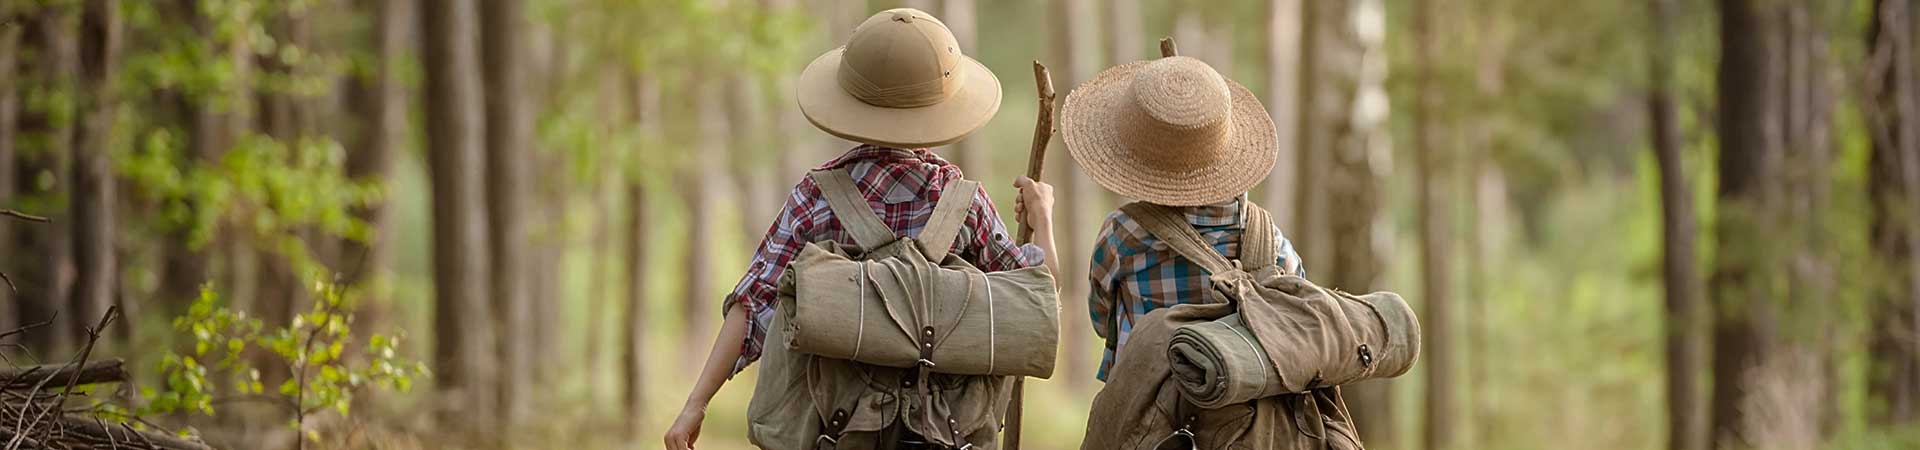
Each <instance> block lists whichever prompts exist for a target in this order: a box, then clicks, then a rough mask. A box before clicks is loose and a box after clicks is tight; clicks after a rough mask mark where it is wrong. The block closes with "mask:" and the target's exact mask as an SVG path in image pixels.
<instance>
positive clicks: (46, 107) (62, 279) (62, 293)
mask: <svg viewBox="0 0 1920 450" xmlns="http://www.w3.org/2000/svg"><path fill="white" fill-rule="evenodd" d="M36 13H37V14H35V17H34V18H33V19H32V20H29V21H28V22H27V27H26V32H25V34H23V35H22V36H23V37H26V38H27V39H26V40H25V42H26V43H27V44H28V46H27V48H29V49H30V51H31V54H32V55H33V58H35V63H33V64H28V65H27V66H26V67H24V68H25V69H29V70H31V71H32V74H33V79H32V80H31V81H30V82H29V84H28V85H27V86H25V87H24V88H23V89H22V90H21V91H20V92H22V93H23V94H24V93H31V92H64V93H73V92H75V91H76V90H78V89H80V87H79V86H78V85H76V84H75V81H74V80H75V79H77V78H78V77H79V71H80V68H79V61H78V59H79V52H80V50H79V45H78V43H77V41H78V36H77V35H76V33H75V31H74V30H75V28H76V26H77V25H76V24H77V14H75V12H74V10H73V8H72V7H71V5H67V4H64V3H62V4H49V5H42V7H41V8H40V9H39V11H37V12H36ZM72 107H73V105H71V104H66V103H59V102H48V104H43V105H29V107H28V108H27V109H25V110H24V111H22V113H23V114H22V116H21V120H20V125H21V127H20V130H19V131H20V134H21V135H22V137H23V138H27V139H23V141H24V142H37V143H39V144H40V145H39V147H38V148H34V149H22V150H23V151H22V152H21V153H20V154H19V156H20V159H18V163H19V165H20V167H19V168H18V169H17V170H18V171H17V172H15V173H16V174H17V175H18V176H19V178H18V179H17V180H15V183H17V184H15V188H17V189H19V191H17V192H16V193H17V194H19V195H21V196H22V197H29V198H39V199H43V200H48V202H46V203H42V205H43V206H40V207H38V208H28V210H27V211H24V212H27V213H31V214H36V215H40V216H46V217H48V218H49V219H51V220H52V223H45V224H15V225H14V229H15V230H17V231H19V232H18V233H16V235H15V238H16V239H19V240H18V241H16V242H15V244H17V245H19V246H18V247H16V248H15V250H14V251H15V252H17V253H19V254H21V255H26V257H24V258H21V259H20V262H19V263H15V265H13V266H12V269H13V270H10V271H8V272H7V275H9V276H11V277H13V279H14V282H15V283H18V284H19V285H20V295H21V297H23V298H26V299H27V300H26V301H23V302H21V303H20V307H21V308H20V309H21V312H20V321H21V322H26V323H33V322H38V321H42V320H47V319H56V320H54V321H53V323H52V324H50V325H49V326H45V327H39V328H35V329H33V330H31V331H29V332H27V333H26V334H25V335H23V336H21V343H23V344H25V345H27V346H28V347H31V348H34V349H36V350H37V351H38V352H40V354H43V355H46V354H53V355H60V354H67V353H68V351H69V350H70V349H72V348H73V344H74V341H73V335H74V334H75V332H76V328H74V327H73V326H72V323H71V321H70V319H71V316H72V314H71V313H72V311H71V310H70V309H69V308H68V305H69V304H68V301H69V300H70V296H71V294H72V292H73V291H72V288H73V283H74V276H75V274H74V271H75V268H74V260H73V242H72V240H71V239H70V237H69V236H71V230H70V229H69V226H68V225H67V223H68V221H69V220H70V216H69V211H68V210H65V209H61V208H60V207H59V206H55V205H60V204H64V203H66V202H65V201H60V199H65V198H67V195H68V190H69V189H70V188H71V186H72V185H73V183H72V181H71V180H70V178H69V177H70V176H71V173H70V172H69V170H70V169H69V167H70V163H69V161H70V160H69V158H70V157H71V156H72V151H71V148H72V144H73V128H74V127H73V119H72V117H73V113H74V112H75V111H74V109H72ZM36 138H37V139H36ZM27 155H33V156H31V157H28V156H27ZM43 178H44V179H50V180H52V183H48V184H46V185H44V186H43V185H41V184H40V183H39V182H38V180H41V179H43ZM22 206H23V207H25V206H27V205H22ZM9 260H11V258H9Z"/></svg>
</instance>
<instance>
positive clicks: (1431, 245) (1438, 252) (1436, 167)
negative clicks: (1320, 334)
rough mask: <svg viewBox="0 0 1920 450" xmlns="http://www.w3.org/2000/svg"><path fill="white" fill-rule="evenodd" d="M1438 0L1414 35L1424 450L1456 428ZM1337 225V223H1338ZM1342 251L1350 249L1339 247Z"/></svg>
mask: <svg viewBox="0 0 1920 450" xmlns="http://www.w3.org/2000/svg"><path fill="white" fill-rule="evenodd" d="M1433 5H1434V3H1433V2H1421V3H1420V6H1419V8H1420V9H1419V11H1418V12H1415V13H1414V14H1415V16H1414V33H1415V34H1416V35H1418V36H1419V39H1418V44H1417V46H1418V48H1417V49H1416V50H1414V55H1415V58H1417V59H1418V61H1417V62H1416V63H1415V66H1416V67H1417V68H1418V69H1417V70H1418V71H1419V75H1418V76H1419V78H1418V79H1417V80H1415V83H1416V84H1417V85H1418V86H1419V88H1418V89H1419V92H1418V93H1417V94H1416V97H1415V100H1414V105H1413V108H1414V113H1413V114H1414V126H1413V130H1414V131H1413V133H1414V138H1413V140H1414V145H1418V146H1419V147H1420V148H1419V150H1418V151H1417V152H1416V154H1417V155H1418V158H1417V161H1415V164H1416V165H1417V168H1416V170H1417V172H1418V176H1417V178H1418V183H1419V185H1420V200H1419V210H1420V211H1419V214H1420V220H1419V222H1420V279H1421V284H1422V286H1421V289H1420V296H1421V297H1422V299H1421V301H1422V303H1423V307H1422V309H1421V311H1420V326H1421V329H1422V333H1424V334H1425V335H1426V336H1425V339H1424V340H1425V345H1423V346H1422V348H1421V353H1423V354H1422V355H1420V356H1421V360H1422V361H1421V362H1422V363H1425V365H1426V374H1427V380H1426V381H1427V383H1426V386H1425V391H1426V394H1427V403H1426V407H1427V408H1426V428H1425V429H1426V434H1425V435H1424V443H1423V446H1422V447H1423V448H1426V449H1428V450H1445V449H1448V448H1451V447H1452V445H1453V432H1454V423H1453V419H1454V411H1455V400H1454V390H1453V386H1454V381H1453V375H1454V373H1453V372H1454V363H1455V361H1454V356H1453V351H1454V350H1455V349H1454V347H1453V333H1454V331H1453V311H1452V308H1453V299H1452V297H1453V271H1452V270H1450V269H1451V268H1452V267H1453V264H1452V257H1453V245H1452V240H1453V232H1452V223H1453V218H1452V215H1451V214H1449V211H1450V209H1451V207H1450V206H1449V205H1450V204H1451V200H1452V199H1453V198H1455V197H1456V196H1454V195H1451V194H1452V192H1451V191H1452V190H1451V189H1449V187H1451V186H1452V185H1451V184H1449V183H1448V180H1450V179H1451V177H1452V176H1453V174H1452V169H1453V168H1452V164H1453V161H1452V155H1451V153H1452V150H1451V149H1448V148H1446V144H1444V143H1442V142H1443V141H1444V140H1445V139H1443V138H1442V137H1441V136H1440V135H1438V133H1439V132H1440V129H1441V124H1439V123H1438V117H1436V116H1435V113H1436V112H1437V108H1438V107H1439V106H1440V100H1441V99H1440V96H1439V92H1437V91H1436V90H1435V89H1436V88H1437V87H1438V86H1437V85H1436V84H1435V83H1434V72H1436V71H1437V68H1436V67H1435V65H1434V64H1435V56H1436V55H1434V52H1435V51H1437V50H1436V48H1435V42H1434V41H1436V40H1438V39H1439V38H1440V36H1439V35H1438V34H1436V31H1437V30H1436V29H1435V28H1434V22H1435V21H1437V20H1438V18H1437V17H1435V15H1436V14H1438V13H1439V11H1438V9H1437V8H1435V7H1434V6H1433ZM1336 228H1338V227H1336ZM1340 251H1341V253H1345V252H1346V251H1347V249H1346V248H1341V249H1340Z"/></svg>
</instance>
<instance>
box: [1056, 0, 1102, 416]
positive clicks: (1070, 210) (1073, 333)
mask: <svg viewBox="0 0 1920 450" xmlns="http://www.w3.org/2000/svg"><path fill="white" fill-rule="evenodd" d="M1053 6H1054V9H1053V18H1052V22H1053V53H1052V54H1053V59H1054V63H1053V64H1049V65H1051V66H1054V67H1057V68H1059V69H1061V70H1056V71H1054V72H1053V73H1054V74H1055V75H1056V76H1061V78H1060V79H1057V80H1054V85H1055V86H1078V85H1080V82H1082V81H1086V80H1087V79H1089V78H1092V77H1093V74H1094V72H1095V71H1096V69H1097V68H1098V67H1097V66H1098V65H1099V62H1098V58H1099V54H1098V53H1097V52H1098V50H1097V49H1098V48H1099V47H1098V46H1097V45H1096V41H1095V40H1094V38H1095V37H1096V36H1095V35H1094V34H1093V30H1092V29H1091V28H1090V27H1089V25H1090V24H1088V23H1087V21H1086V20H1084V19H1085V18H1088V17H1099V16H1096V15H1094V13H1093V5H1092V4H1091V2H1089V1H1088V0H1058V1H1055V2H1054V3H1053ZM1065 100H1066V96H1065V95H1062V96H1060V101H1065ZM1049 146H1050V147H1051V148H1056V149H1065V148H1067V147H1066V145H1065V143H1064V142H1062V141H1061V140H1060V137H1059V136H1058V135H1055V136H1054V138H1053V143H1051V144H1049ZM1049 166H1051V167H1053V168H1054V169H1055V170H1054V173H1053V174H1050V175H1048V180H1050V181H1053V183H1054V184H1055V185H1057V186H1058V189H1056V191H1055V192H1056V193H1055V195H1056V196H1057V198H1058V201H1057V202H1056V203H1055V204H1056V205H1058V206H1057V209H1056V210H1055V217H1058V218H1059V219H1058V220H1059V223H1060V226H1059V227H1057V229H1058V232H1059V247H1060V248H1059V254H1060V256H1061V257H1062V258H1064V259H1063V260H1062V261H1060V264H1059V267H1060V272H1061V273H1059V274H1056V276H1055V278H1057V279H1060V280H1065V281H1063V282H1061V283H1060V298H1064V299H1083V298H1086V296H1087V283H1086V282H1085V281H1084V280H1086V270H1087V267H1088V265H1089V264H1091V263H1092V261H1091V260H1089V259H1088V258H1089V257H1090V254H1091V252H1090V251H1089V250H1088V249H1087V248H1088V247H1087V242H1085V241H1088V240H1090V239H1091V238H1090V237H1089V236H1088V235H1087V234H1086V231H1085V230H1088V229H1090V225H1089V224H1088V221H1087V220H1086V219H1087V212H1088V211H1089V209H1088V206H1097V207H1100V208H1101V210H1103V211H1104V210H1107V209H1111V208H1109V206H1112V205H1088V203H1107V202H1103V201H1097V200H1095V199H1101V198H1103V195H1102V194H1101V191H1099V190H1098V189H1099V187H1097V186H1095V185H1094V184H1093V182H1092V181H1091V180H1089V179H1088V178H1087V176H1086V174H1085V173H1083V172H1081V171H1079V170H1076V169H1074V168H1072V164H1049ZM1060 304H1061V311H1060V317H1062V318H1066V319H1063V320H1062V322H1063V323H1062V324H1061V327H1060V341H1061V342H1062V344H1063V347H1062V352H1064V354H1065V355H1067V356H1066V359H1065V360H1064V361H1065V362H1064V363H1063V364H1064V366H1063V367H1062V369H1063V370H1062V372H1063V376H1064V377H1065V379H1066V380H1067V385H1068V386H1071V387H1073V388H1074V389H1085V388H1087V387H1088V386H1089V380H1092V379H1094V378H1093V377H1094V371H1093V370H1092V368H1093V367H1094V364H1098V363H1097V362H1095V361H1097V358H1098V355H1099V354H1098V353H1094V352H1095V349H1096V347H1094V346H1091V345H1088V336H1093V329H1092V326H1093V325H1092V324H1090V323H1089V322H1087V321H1086V320H1082V319H1083V318H1085V317H1087V304H1086V302H1082V301H1063V302H1060Z"/></svg>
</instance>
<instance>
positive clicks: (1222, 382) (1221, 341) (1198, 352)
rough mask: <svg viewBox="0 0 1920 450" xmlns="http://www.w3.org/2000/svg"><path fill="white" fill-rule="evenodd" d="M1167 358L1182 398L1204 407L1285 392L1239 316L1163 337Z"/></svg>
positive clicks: (1185, 329)
mask: <svg viewBox="0 0 1920 450" xmlns="http://www.w3.org/2000/svg"><path fill="white" fill-rule="evenodd" d="M1167 356H1168V358H1169V360H1170V361H1171V363H1170V364H1171V366H1172V367H1171V369H1172V372H1173V373H1172V375H1173V379H1174V381H1176V382H1178V383H1179V384H1180V387H1181V389H1182V390H1183V391H1185V393H1186V394H1187V395H1186V398H1187V400H1188V401H1191V402H1193V404H1194V405H1196V406H1199V407H1201V408H1204V409H1219V408H1222V407H1226V406H1227V405H1232V404H1236V403H1244V402H1246V401H1249V400H1254V399H1259V398H1266V397H1272V396H1275V395H1280V394H1285V393H1287V392H1286V387H1285V386H1282V385H1281V383H1280V371H1279V370H1278V369H1275V368H1274V366H1273V361H1272V360H1270V359H1268V358H1267V352H1266V350H1263V349H1261V348H1260V344H1258V343H1256V342H1254V340H1253V332H1252V331H1250V330H1248V329H1247V323H1246V322H1245V321H1244V320H1243V319H1241V317H1240V315H1239V314H1233V315H1229V316H1226V317H1222V318H1220V320H1215V321H1210V322H1199V323H1193V324H1187V325H1183V326H1181V327H1180V328H1179V329H1177V330H1175V331H1174V332H1173V337H1172V338H1171V339H1170V340H1168V341H1167Z"/></svg>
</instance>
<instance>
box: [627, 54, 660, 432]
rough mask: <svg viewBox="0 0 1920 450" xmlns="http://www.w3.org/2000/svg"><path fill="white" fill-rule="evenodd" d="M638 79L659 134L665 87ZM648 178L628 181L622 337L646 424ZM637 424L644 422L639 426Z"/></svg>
mask: <svg viewBox="0 0 1920 450" xmlns="http://www.w3.org/2000/svg"><path fill="white" fill-rule="evenodd" d="M637 78H638V79H637V81H635V82H634V91H635V92H634V103H635V107H634V113H635V116H636V118H637V120H636V122H638V123H639V127H640V130H641V132H642V133H654V132H658V131H659V130H660V128H661V127H660V126H659V123H660V121H661V120H662V119H663V118H662V117H661V115H660V88H659V86H658V85H656V84H655V82H654V81H653V80H652V79H650V78H647V77H637ZM640 151H641V155H642V157H647V156H651V155H652V153H653V152H657V151H659V150H658V149H653V148H648V147H642V148H640ZM646 183H647V181H646V180H644V179H635V180H630V181H628V182H627V208H628V210H627V214H628V220H627V222H628V223H627V231H628V232H629V236H628V240H627V249H626V250H627V255H626V257H627V299H626V300H627V301H626V303H627V308H626V309H627V320H626V321H625V322H624V323H625V324H626V326H625V327H624V328H623V329H624V331H625V332H626V339H625V340H624V341H622V342H621V344H622V345H621V348H622V351H621V364H620V368H621V370H622V374H623V375H625V376H623V377H622V381H623V383H624V385H625V387H626V389H625V391H626V392H625V394H626V396H625V398H624V400H625V401H626V414H627V418H628V421H629V423H632V424H635V425H638V424H643V423H646V419H645V417H646V410H647V390H646V387H647V377H646V374H647V364H646V361H647V358H646V351H647V331H648V330H650V329H651V328H652V327H649V326H647V325H646V324H647V319H646V317H647V315H646V308H647V302H646V299H647V295H648V290H649V289H651V288H652V284H651V283H650V282H651V281H652V278H651V273H650V272H651V271H652V270H653V267H652V265H651V264H649V262H651V260H650V259H649V258H648V253H647V249H648V248H651V247H652V246H653V243H654V236H653V233H652V232H653V224H652V223H651V219H652V211H651V210H650V209H649V208H651V207H652V205H650V204H649V203H648V198H647V185H646ZM635 428H636V429H638V428H639V427H638V426H636V427H635Z"/></svg>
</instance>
